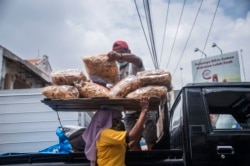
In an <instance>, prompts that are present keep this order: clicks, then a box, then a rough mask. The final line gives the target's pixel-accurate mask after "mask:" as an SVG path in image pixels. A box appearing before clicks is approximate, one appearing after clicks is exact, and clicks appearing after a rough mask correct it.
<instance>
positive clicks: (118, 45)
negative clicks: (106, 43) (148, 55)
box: [112, 40, 128, 51]
mask: <svg viewBox="0 0 250 166" xmlns="http://www.w3.org/2000/svg"><path fill="white" fill-rule="evenodd" d="M121 48H125V49H128V44H127V43H126V42H125V41H122V40H118V41H116V42H115V43H114V44H113V48H112V49H113V51H115V50H118V49H121Z"/></svg>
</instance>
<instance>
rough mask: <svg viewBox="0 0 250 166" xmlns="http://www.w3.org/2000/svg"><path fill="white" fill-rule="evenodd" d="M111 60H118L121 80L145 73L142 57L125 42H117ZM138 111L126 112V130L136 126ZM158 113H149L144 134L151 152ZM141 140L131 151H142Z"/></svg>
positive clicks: (111, 53)
mask: <svg viewBox="0 0 250 166" xmlns="http://www.w3.org/2000/svg"><path fill="white" fill-rule="evenodd" d="M108 57H109V60H116V61H117V64H118V67H119V74H120V80H122V79H124V78H126V77H128V76H130V75H136V73H137V72H139V71H144V70H145V69H144V65H143V61H142V59H141V58H140V57H138V56H136V55H134V54H132V53H131V51H130V49H129V47H128V44H127V42H125V41H123V40H118V41H115V42H114V44H113V47H112V51H111V52H109V53H108ZM139 114H140V113H139V112H138V111H127V112H125V119H124V122H125V128H126V130H127V131H130V130H131V129H132V127H133V126H134V125H135V123H136V120H137V119H138V117H139ZM156 117H157V116H156V112H155V111H150V112H148V113H147V120H146V125H145V129H144V131H143V133H142V136H143V138H144V139H145V141H146V143H147V149H148V150H151V149H152V147H153V145H154V144H155V142H156V140H157V136H156V135H157V134H156ZM140 139H141V138H139V140H137V141H136V144H134V143H131V145H129V149H130V150H141V146H140V144H139V142H140Z"/></svg>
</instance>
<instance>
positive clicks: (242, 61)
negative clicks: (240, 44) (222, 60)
mask: <svg viewBox="0 0 250 166" xmlns="http://www.w3.org/2000/svg"><path fill="white" fill-rule="evenodd" d="M242 52H243V50H242V49H240V56H241V63H242V70H243V76H244V81H246V75H245V67H244V60H243V56H242Z"/></svg>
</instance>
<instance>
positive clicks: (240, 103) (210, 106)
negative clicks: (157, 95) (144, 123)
mask: <svg viewBox="0 0 250 166" xmlns="http://www.w3.org/2000/svg"><path fill="white" fill-rule="evenodd" d="M76 104H77V103H76ZM167 108H168V106H167V105H166V104H164V105H162V106H160V108H159V119H158V123H159V124H158V125H160V126H161V127H158V130H159V131H158V133H159V140H158V142H157V144H156V145H155V146H154V147H153V150H151V151H128V152H127V153H126V165H127V166H131V165H133V166H138V165H143V166H144V165H152V166H158V165H165V166H166V165H171V166H179V165H180V166H217V165H218V166H224V165H225V166H231V165H234V166H236V165H237V166H249V165H250V83H249V82H238V83H236V82H234V83H197V84H187V85H186V86H185V87H183V88H182V89H181V90H180V92H179V93H178V95H177V96H176V99H175V101H174V103H173V105H172V107H171V109H170V110H168V109H167ZM8 164H14V165H19V164H20V165H24V164H26V165H29V164H30V165H50V164H51V165H89V162H88V160H86V158H85V156H84V154H83V153H70V154H39V153H38V154H29V153H23V154H9V155H4V156H0V165H8Z"/></svg>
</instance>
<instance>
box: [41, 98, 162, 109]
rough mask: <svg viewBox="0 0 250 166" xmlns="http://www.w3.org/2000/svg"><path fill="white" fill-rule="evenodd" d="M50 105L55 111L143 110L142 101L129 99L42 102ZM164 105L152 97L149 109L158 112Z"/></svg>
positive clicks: (51, 100)
mask: <svg viewBox="0 0 250 166" xmlns="http://www.w3.org/2000/svg"><path fill="white" fill-rule="evenodd" d="M41 102H42V103H44V104H46V105H48V106H49V107H51V108H52V109H53V110H55V111H77V112H86V111H96V110H98V109H100V108H101V107H102V106H106V105H109V106H120V107H123V109H124V110H126V111H135V110H139V111H140V109H141V106H140V99H127V98H117V99H110V98H78V99H68V100H59V99H49V98H45V99H43V100H42V101H41ZM161 104H162V103H161V102H160V99H159V98H157V97H151V98H150V100H149V109H150V110H151V111H154V110H158V109H159V106H160V105H161Z"/></svg>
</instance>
